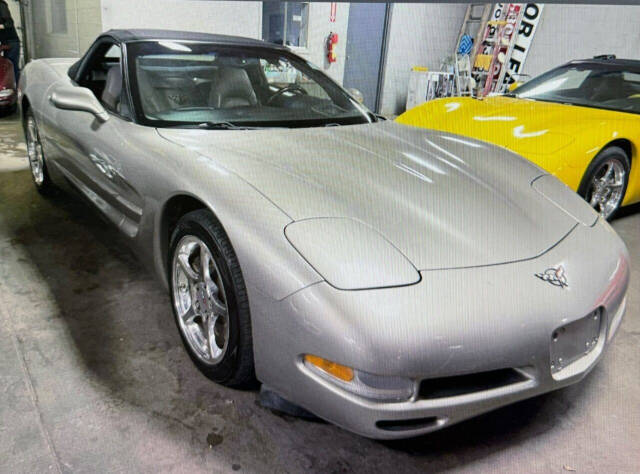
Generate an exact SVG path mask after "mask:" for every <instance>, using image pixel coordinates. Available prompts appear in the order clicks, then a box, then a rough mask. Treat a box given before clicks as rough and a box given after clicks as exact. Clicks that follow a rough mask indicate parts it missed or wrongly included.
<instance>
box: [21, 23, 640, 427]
mask: <svg viewBox="0 0 640 474" xmlns="http://www.w3.org/2000/svg"><path fill="white" fill-rule="evenodd" d="M19 89H20V107H21V110H22V117H23V121H24V129H25V133H26V137H27V142H28V154H29V161H30V164H31V171H32V174H33V180H34V182H35V186H36V188H37V189H38V190H39V191H40V192H41V193H43V194H46V193H50V192H52V191H53V190H54V188H56V187H58V188H66V189H71V190H73V191H75V192H77V193H78V194H80V195H81V196H83V197H84V198H86V199H87V200H88V201H89V202H91V203H92V204H93V205H95V207H97V208H98V210H99V211H100V212H101V213H102V214H103V215H104V216H106V218H107V219H109V220H110V221H112V222H113V224H114V225H116V226H117V227H118V228H119V229H120V230H121V231H122V233H123V234H124V235H125V236H126V238H128V239H129V240H130V242H131V244H132V246H133V247H134V249H136V250H137V252H138V253H139V254H140V256H141V258H142V260H143V261H145V262H147V263H149V265H150V266H151V267H152V268H153V269H154V270H155V272H156V273H157V275H158V276H159V277H160V279H161V280H162V282H163V283H164V284H165V285H166V287H167V289H168V290H169V292H170V294H171V298H172V303H173V311H174V314H175V319H176V323H177V327H178V329H179V331H180V334H181V337H182V339H183V341H184V345H185V347H186V349H187V351H188V353H189V355H190V356H191V358H192V359H193V361H194V363H195V364H196V365H197V366H198V367H199V368H200V370H201V371H202V372H203V373H204V374H205V375H206V376H208V377H210V378H211V379H213V380H214V381H216V382H219V383H222V384H225V385H229V386H243V385H247V384H249V383H251V382H252V381H254V380H255V379H257V380H258V381H260V382H262V383H263V384H264V386H265V387H268V389H269V390H271V391H272V392H274V393H276V394H279V395H280V396H281V397H282V398H284V399H286V400H289V401H291V402H292V403H294V404H296V405H299V406H301V407H303V408H305V409H307V410H308V411H310V412H312V413H314V414H316V415H317V416H319V417H321V418H324V419H326V420H329V421H331V422H333V423H335V424H337V425H340V426H342V427H344V428H346V429H348V430H351V431H354V432H357V433H360V434H362V435H365V436H369V437H373V438H401V437H408V436H414V435H417V434H420V433H425V432H428V431H433V430H436V429H438V428H442V427H445V426H448V425H451V424H452V423H456V422H459V421H461V420H463V419H465V418H469V417H471V416H474V415H477V414H479V413H482V412H486V411H489V410H492V409H494V408H496V407H499V406H501V405H505V404H507V403H511V402H514V401H516V400H520V399H523V398H527V397H532V396H535V395H537V394H540V393H543V392H547V391H550V390H554V389H557V388H560V387H564V386H566V385H569V384H571V383H574V382H577V381H579V380H581V379H582V378H583V377H584V376H585V375H586V374H587V373H588V372H589V371H590V370H591V369H592V368H593V367H594V365H595V364H596V363H597V362H598V360H599V359H600V358H601V357H602V355H603V353H604V350H605V348H606V347H607V345H608V344H609V343H610V342H611V340H612V338H613V336H614V334H615V332H616V329H617V328H618V325H619V324H620V321H621V319H622V317H623V314H624V311H625V293H626V289H627V283H628V279H629V264H628V254H627V250H626V248H625V246H624V244H623V243H622V241H621V240H620V238H619V237H618V236H617V235H616V233H615V232H614V231H613V230H612V229H611V227H610V226H609V224H607V223H606V222H605V221H604V220H603V219H600V218H599V217H598V215H597V214H596V213H595V212H594V211H593V210H592V209H591V208H590V207H589V206H588V205H587V204H586V203H584V202H583V201H582V199H580V197H578V196H577V195H576V194H574V193H573V192H572V191H571V190H569V188H567V187H565V186H564V185H563V184H561V183H560V182H559V181H558V180H556V179H555V178H554V177H553V176H550V175H548V174H547V173H545V172H544V171H543V170H541V169H540V168H538V167H536V166H535V165H532V164H531V163H529V162H527V161H525V160H523V159H521V158H520V157H518V156H517V155H515V154H513V153H511V152H509V151H507V150H506V149H502V148H497V147H495V146H491V145H488V144H486V143H482V142H479V141H476V140H472V139H466V138H463V137H460V136H456V135H450V134H447V133H441V132H435V131H429V130H423V129H418V128H412V127H406V126H403V125H399V124H396V123H393V122H389V121H384V120H383V119H382V118H381V117H378V116H376V115H375V114H372V113H371V112H370V111H368V110H367V109H366V108H364V107H363V106H362V105H361V104H360V103H359V102H358V101H357V100H356V99H355V96H356V94H355V93H348V92H346V91H345V90H343V89H342V88H341V87H339V86H338V85H337V84H336V83H334V82H333V81H332V80H331V79H329V78H328V77H327V76H326V75H325V74H323V73H322V72H321V71H320V70H319V69H318V68H316V67H314V66H313V65H311V64H309V63H308V62H307V61H305V60H303V59H301V58H300V57H298V56H296V55H294V54H292V53H291V52H290V51H289V50H288V49H287V48H284V47H280V46H275V45H271V44H267V43H263V42H261V41H256V40H251V39H244V38H234V37H227V36H216V35H207V34H195V33H180V32H169V31H110V32H107V33H105V34H103V35H101V36H100V37H99V38H98V39H97V40H96V42H95V43H94V44H93V46H91V48H90V49H89V51H88V52H87V53H86V54H85V56H84V57H83V58H82V59H80V60H79V61H77V62H74V61H71V60H67V59H41V60H37V61H33V62H31V63H29V64H28V65H27V67H26V69H25V71H24V75H23V76H22V79H21V83H20V88H19ZM139 316H140V317H148V315H139ZM131 317H136V315H132V316H131Z"/></svg>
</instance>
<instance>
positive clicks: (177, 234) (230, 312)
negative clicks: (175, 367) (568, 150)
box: [168, 209, 255, 387]
mask: <svg viewBox="0 0 640 474" xmlns="http://www.w3.org/2000/svg"><path fill="white" fill-rule="evenodd" d="M169 249H170V250H169V268H168V277H169V285H170V289H171V301H172V306H173V313H174V316H175V321H176V325H177V326H178V330H179V332H180V337H181V338H182V342H183V344H184V346H185V348H186V349H187V353H188V354H189V356H190V357H191V360H193V362H194V363H195V365H196V366H197V367H198V369H199V370H200V371H201V372H202V373H203V374H204V375H205V376H207V377H208V378H210V379H211V380H213V381H215V382H218V383H220V384H223V385H226V386H229V387H249V386H253V385H254V384H255V370H254V363H253V340H252V334H251V315H250V313H249V300H248V296H247V290H246V287H245V284H244V279H243V277H242V271H241V270H240V264H239V263H238V259H237V257H236V254H235V252H234V250H233V247H232V246H231V242H230V241H229V239H228V237H227V235H226V233H225V232H224V229H223V228H222V226H221V225H220V223H219V222H218V221H217V220H216V219H215V217H214V216H213V214H211V212H209V211H208V210H205V209H201V210H197V211H193V212H190V213H188V214H186V215H185V216H183V217H182V218H181V219H180V221H179V222H178V225H177V226H176V229H175V230H174V232H173V235H172V236H171V243H170V247H169Z"/></svg>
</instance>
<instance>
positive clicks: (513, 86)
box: [507, 81, 522, 92]
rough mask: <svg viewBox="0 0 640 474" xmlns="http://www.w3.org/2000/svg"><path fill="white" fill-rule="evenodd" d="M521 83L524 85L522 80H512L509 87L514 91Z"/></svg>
mask: <svg viewBox="0 0 640 474" xmlns="http://www.w3.org/2000/svg"><path fill="white" fill-rule="evenodd" d="M521 85H522V82H519V81H516V82H512V83H511V84H509V87H508V88H507V89H508V90H509V92H512V91H514V90H516V89H517V88H518V87H520V86H521Z"/></svg>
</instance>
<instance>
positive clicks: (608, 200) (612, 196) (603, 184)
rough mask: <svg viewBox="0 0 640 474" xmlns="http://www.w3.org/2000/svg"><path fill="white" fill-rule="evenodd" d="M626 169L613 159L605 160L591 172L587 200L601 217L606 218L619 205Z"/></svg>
mask: <svg viewBox="0 0 640 474" xmlns="http://www.w3.org/2000/svg"><path fill="white" fill-rule="evenodd" d="M625 178H626V171H625V169H624V166H623V165H622V163H621V162H620V161H618V160H615V159H609V160H606V161H605V162H604V163H602V164H601V165H600V167H599V168H598V169H597V170H596V172H595V173H594V174H593V178H592V180H591V183H589V190H588V192H587V196H586V198H587V201H588V202H589V204H591V207H593V208H594V209H595V210H596V211H598V212H599V213H600V215H601V216H602V217H604V218H605V219H608V218H609V217H610V216H611V215H612V214H613V213H614V212H615V211H616V209H618V207H619V206H620V203H621V202H622V193H623V188H624V181H625Z"/></svg>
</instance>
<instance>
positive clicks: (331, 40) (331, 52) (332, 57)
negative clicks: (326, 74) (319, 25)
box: [327, 32, 338, 63]
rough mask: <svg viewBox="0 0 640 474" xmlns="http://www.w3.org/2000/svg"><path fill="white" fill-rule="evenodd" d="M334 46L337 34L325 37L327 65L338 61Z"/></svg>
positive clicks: (336, 41) (336, 42)
mask: <svg viewBox="0 0 640 474" xmlns="http://www.w3.org/2000/svg"><path fill="white" fill-rule="evenodd" d="M336 44H338V33H333V32H332V33H329V36H327V60H328V61H329V63H335V62H336V60H337V59H338V55H337V54H336Z"/></svg>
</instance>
